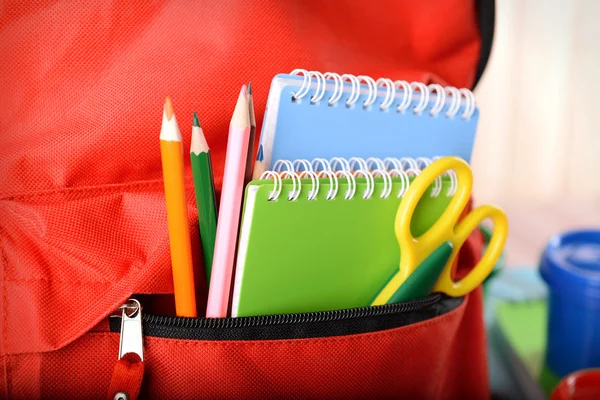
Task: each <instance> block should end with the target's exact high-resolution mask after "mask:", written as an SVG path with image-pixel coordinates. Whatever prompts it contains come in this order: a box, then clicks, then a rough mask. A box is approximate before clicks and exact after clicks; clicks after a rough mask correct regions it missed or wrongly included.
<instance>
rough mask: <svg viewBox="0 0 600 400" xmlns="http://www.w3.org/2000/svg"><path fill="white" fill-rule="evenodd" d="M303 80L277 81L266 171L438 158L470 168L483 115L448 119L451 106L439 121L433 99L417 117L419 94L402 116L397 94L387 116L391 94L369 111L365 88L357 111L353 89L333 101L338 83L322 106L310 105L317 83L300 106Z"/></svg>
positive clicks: (264, 138) (267, 123) (266, 134)
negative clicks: (298, 163)
mask: <svg viewBox="0 0 600 400" xmlns="http://www.w3.org/2000/svg"><path fill="white" fill-rule="evenodd" d="M302 80H303V77H299V76H295V75H277V76H276V77H275V78H274V79H273V82H272V84H271V90H270V92H269V99H268V101H267V110H266V112H265V118H264V122H263V128H262V134H261V145H262V146H263V154H264V160H265V166H266V169H271V168H272V167H273V165H274V164H275V162H276V161H277V160H296V159H309V160H312V159H314V158H317V157H321V158H326V159H331V158H332V157H344V158H347V159H348V158H350V157H362V158H365V159H366V158H368V157H378V158H381V159H383V158H385V157H396V158H400V157H412V158H417V157H428V158H432V157H436V156H451V155H452V156H459V157H461V158H463V159H465V160H466V161H467V162H469V161H470V159H471V153H472V150H473V142H474V140H475V132H476V130H477V122H478V120H479V109H478V108H475V112H474V113H473V115H472V116H471V117H470V118H469V119H468V120H465V119H463V118H462V117H461V116H460V115H461V113H462V112H463V111H464V105H461V107H460V109H459V111H458V114H457V115H456V116H454V117H453V118H448V117H446V116H445V115H444V114H445V112H446V111H447V110H448V107H449V106H450V103H449V102H448V101H447V102H446V105H445V106H444V108H443V109H442V111H441V112H440V113H439V114H438V115H437V116H436V117H433V116H431V115H430V114H429V109H430V108H431V107H432V106H433V104H434V102H435V98H436V96H435V95H432V96H430V99H429V105H428V106H427V108H426V109H425V111H423V113H421V114H420V115H417V114H415V113H413V112H412V109H413V108H414V106H415V105H417V104H418V101H419V93H418V92H413V101H412V103H411V106H410V107H409V108H408V109H407V110H406V111H405V112H404V113H402V114H401V113H398V112H397V111H396V108H397V107H398V104H400V103H401V101H402V98H403V96H404V95H403V92H401V91H400V90H398V91H397V93H396V100H395V101H394V103H393V104H392V106H391V107H390V108H389V109H387V111H381V110H380V108H379V105H380V104H381V102H382V101H383V100H384V99H385V90H386V89H385V88H380V89H379V96H378V97H377V99H376V101H375V103H374V104H373V105H372V106H371V107H370V108H369V109H364V108H363V106H362V104H363V103H364V101H365V100H366V98H367V95H368V88H367V86H366V85H362V86H361V95H360V97H359V99H358V101H357V102H356V103H355V105H354V106H353V107H352V108H348V107H346V105H345V102H346V100H347V99H348V97H349V96H350V93H351V88H350V84H349V83H346V84H345V85H344V88H345V92H344V94H343V95H342V97H341V99H340V100H339V101H338V102H336V103H335V105H333V106H330V105H328V103H327V101H328V99H329V98H330V97H331V95H332V94H333V89H334V83H333V81H327V82H329V83H328V84H327V90H326V93H325V95H324V96H323V98H322V100H321V101H320V102H318V103H316V104H312V103H311V102H310V97H311V93H313V92H314V91H315V90H316V85H317V84H316V82H313V83H312V84H311V86H312V87H313V89H311V90H310V91H309V94H308V95H306V96H304V97H303V98H302V99H300V100H299V101H293V100H292V93H294V92H298V89H299V88H300V87H301V85H302Z"/></svg>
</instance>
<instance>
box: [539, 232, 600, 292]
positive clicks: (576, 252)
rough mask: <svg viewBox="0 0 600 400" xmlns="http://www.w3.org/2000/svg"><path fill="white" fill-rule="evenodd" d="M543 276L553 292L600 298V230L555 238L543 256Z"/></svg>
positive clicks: (541, 269)
mask: <svg viewBox="0 0 600 400" xmlns="http://www.w3.org/2000/svg"><path fill="white" fill-rule="evenodd" d="M540 273H541V275H542V277H543V278H544V280H545V281H546V282H547V283H548V285H549V286H550V288H551V289H552V290H558V291H561V292H566V294H568V295H572V296H578V297H579V296H586V297H597V298H600V230H581V231H572V232H567V233H563V234H560V235H557V236H555V237H553V238H552V239H551V240H550V241H549V242H548V245H547V246H546V249H545V250H544V252H543V254H542V259H541V264H540Z"/></svg>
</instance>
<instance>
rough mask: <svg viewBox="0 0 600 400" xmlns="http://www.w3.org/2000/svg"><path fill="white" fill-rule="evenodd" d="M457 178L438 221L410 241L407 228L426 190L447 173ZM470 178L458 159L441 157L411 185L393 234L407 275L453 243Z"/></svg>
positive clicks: (469, 191)
mask: <svg viewBox="0 0 600 400" xmlns="http://www.w3.org/2000/svg"><path fill="white" fill-rule="evenodd" d="M449 170H453V171H454V172H455V173H456V177H457V180H458V181H457V188H456V193H455V194H454V196H453V197H452V200H450V203H449V204H448V206H447V207H446V209H445V210H444V212H443V213H442V215H440V217H439V218H438V220H437V221H436V222H435V223H434V224H433V225H432V226H431V227H430V228H429V229H428V230H427V231H426V232H425V233H423V234H422V235H421V236H419V237H417V238H415V237H413V235H412V233H411V231H410V226H411V220H412V218H413V215H414V213H415V209H416V208H417V205H418V204H419V201H420V200H421V198H422V197H423V196H424V195H425V191H426V190H427V188H428V187H429V186H430V185H431V184H432V183H433V182H434V181H435V179H436V178H437V177H439V176H441V175H443V174H444V173H445V172H446V171H449ZM472 187H473V174H472V172H471V168H470V167H469V164H467V163H466V162H465V161H464V160H462V159H460V158H458V157H443V158H440V159H439V160H436V161H434V162H433V163H431V165H429V166H428V167H426V168H425V169H424V170H423V171H422V172H421V174H420V175H419V176H417V177H416V178H415V180H414V181H413V182H412V183H411V185H410V187H409V189H408V191H407V192H406V195H405V196H404V199H402V202H401V203H400V206H399V207H398V213H397V214H396V222H395V231H396V238H397V239H398V244H399V245H400V252H401V257H400V269H405V270H406V272H407V276H408V275H410V274H411V273H412V272H413V271H414V270H415V269H416V268H417V267H418V266H419V265H420V264H421V263H422V262H423V261H424V260H425V259H426V258H427V257H428V256H429V255H430V254H431V253H432V252H433V251H435V250H436V249H437V248H438V247H439V246H440V245H441V244H442V243H444V242H447V241H452V238H453V237H454V227H455V226H456V224H457V223H458V220H459V219H460V216H461V214H462V213H463V211H464V209H465V207H466V206H467V204H468V202H469V198H470V197H471V189H472Z"/></svg>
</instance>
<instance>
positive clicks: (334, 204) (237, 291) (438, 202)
mask: <svg viewBox="0 0 600 400" xmlns="http://www.w3.org/2000/svg"><path fill="white" fill-rule="evenodd" d="M411 180H412V178H411ZM355 181H356V192H355V195H354V196H353V197H352V198H349V199H346V198H345V197H347V196H346V195H345V194H346V193H348V192H347V190H348V189H349V183H348V182H347V181H346V179H345V178H339V179H337V182H338V190H337V195H336V196H335V197H333V198H331V199H327V197H328V195H331V192H330V189H331V185H330V182H331V181H330V180H329V179H327V178H322V179H319V183H320V187H319V189H318V194H317V195H316V198H315V199H314V200H307V196H309V195H310V194H311V190H312V188H313V186H312V185H313V183H311V180H310V179H302V180H301V185H300V187H301V189H300V194H299V196H298V198H297V199H296V200H293V201H291V200H288V193H289V192H291V191H293V181H292V180H290V179H284V180H283V181H282V182H283V185H282V190H281V195H280V196H278V197H277V199H276V200H269V196H270V195H271V193H272V191H273V190H274V185H275V183H274V182H275V181H273V180H260V181H252V182H250V183H249V184H248V186H247V187H246V194H245V201H244V209H243V212H242V223H241V229H240V236H239V242H238V257H237V264H236V273H235V282H234V288H233V301H232V316H233V317H241V316H253V315H268V314H288V313H301V312H313V311H326V310H336V309H344V308H352V307H364V306H368V305H369V304H370V301H371V300H372V299H373V298H374V296H375V295H376V294H377V293H378V291H379V290H380V289H381V288H382V287H383V285H384V284H385V283H386V282H387V280H388V279H389V277H390V276H391V274H392V273H393V272H394V271H395V270H396V269H397V268H398V267H399V257H400V254H399V248H398V242H397V241H396V236H395V234H394V218H395V216H396V211H397V209H398V205H399V204H400V201H401V198H398V197H397V195H398V193H399V191H400V190H401V189H402V183H401V182H395V181H394V183H393V184H392V187H391V192H389V185H388V184H387V183H385V182H384V180H383V179H381V178H376V179H375V185H374V192H373V195H372V196H371V197H370V198H368V199H364V198H363V193H364V192H365V190H366V189H367V182H366V180H365V179H364V178H356V180H355ZM442 185H443V186H442V191H441V193H440V195H439V196H437V197H431V196H430V195H429V194H431V190H432V188H429V189H428V193H426V195H425V196H424V197H423V200H422V201H421V203H420V204H419V205H418V207H417V210H416V212H415V216H414V218H413V220H412V230H413V235H415V236H417V235H420V234H422V233H423V232H425V231H426V230H427V229H428V228H429V227H431V226H432V225H433V223H434V222H435V221H436V220H437V219H438V218H439V216H440V215H441V214H442V212H443V211H444V209H445V208H446V206H447V205H448V203H449V202H450V199H451V197H449V196H448V189H449V187H450V180H449V179H447V178H446V177H445V178H444V179H443V183H442ZM386 189H387V190H386ZM384 191H385V192H386V193H388V192H389V195H387V196H386V198H381V195H382V192H384ZM386 193H383V194H384V195H385V194H386ZM313 194H314V193H313ZM330 197H331V196H330Z"/></svg>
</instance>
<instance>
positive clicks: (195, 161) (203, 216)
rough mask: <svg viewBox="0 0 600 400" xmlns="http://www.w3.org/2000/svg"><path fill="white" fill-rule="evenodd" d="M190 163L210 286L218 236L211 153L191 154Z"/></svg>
mask: <svg viewBox="0 0 600 400" xmlns="http://www.w3.org/2000/svg"><path fill="white" fill-rule="evenodd" d="M190 161H191V164H192V173H193V176H194V190H195V193H196V204H197V206H198V224H199V226H200V242H201V243H202V254H203V257H204V269H205V272H206V283H207V285H209V284H210V276H211V271H212V262H213V254H214V250H215V239H216V234H217V207H216V201H215V187H214V180H213V172H212V163H211V158H210V151H208V152H202V153H200V154H194V153H191V154H190Z"/></svg>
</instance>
